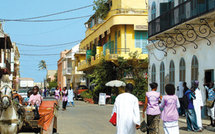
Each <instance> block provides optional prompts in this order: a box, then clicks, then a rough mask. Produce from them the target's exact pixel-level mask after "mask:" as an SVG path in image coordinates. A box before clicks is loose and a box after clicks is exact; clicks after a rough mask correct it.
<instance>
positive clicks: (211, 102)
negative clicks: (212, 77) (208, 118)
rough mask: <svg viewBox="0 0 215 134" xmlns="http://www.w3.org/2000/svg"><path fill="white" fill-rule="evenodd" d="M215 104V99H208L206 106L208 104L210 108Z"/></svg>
mask: <svg viewBox="0 0 215 134" xmlns="http://www.w3.org/2000/svg"><path fill="white" fill-rule="evenodd" d="M213 105H214V101H209V100H207V101H206V106H207V107H208V108H212V107H213Z"/></svg>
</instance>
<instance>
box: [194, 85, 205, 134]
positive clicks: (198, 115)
mask: <svg viewBox="0 0 215 134" xmlns="http://www.w3.org/2000/svg"><path fill="white" fill-rule="evenodd" d="M193 86H194V88H195V95H196V99H194V100H193V105H194V110H195V112H196V120H197V121H196V122H197V125H198V127H199V128H200V129H201V130H202V128H203V127H202V117H201V109H202V107H203V101H202V93H201V90H200V89H199V88H198V86H199V82H198V81H195V82H194V84H193Z"/></svg>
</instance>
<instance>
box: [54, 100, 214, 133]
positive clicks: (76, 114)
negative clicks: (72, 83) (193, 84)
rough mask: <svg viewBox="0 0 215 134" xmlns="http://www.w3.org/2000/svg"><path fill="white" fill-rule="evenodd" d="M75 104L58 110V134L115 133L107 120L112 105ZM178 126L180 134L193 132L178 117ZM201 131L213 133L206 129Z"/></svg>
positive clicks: (79, 102)
mask: <svg viewBox="0 0 215 134" xmlns="http://www.w3.org/2000/svg"><path fill="white" fill-rule="evenodd" d="M75 104H76V105H75V107H67V110H66V111H62V110H61V109H60V110H59V113H58V133H59V134H115V132H116V128H115V127H113V126H112V125H111V124H110V123H109V122H108V120H109V119H110V114H111V111H112V108H113V106H112V105H106V106H98V105H93V104H86V103H85V102H81V101H77V102H75ZM179 126H180V134H193V132H187V131H186V123H185V122H184V121H183V119H180V121H179ZM202 133H203V134H214V132H212V131H208V130H206V129H205V130H204V131H203V132H202ZM137 134H141V132H140V131H138V132H137ZM160 134H164V132H163V128H162V122H161V123H160Z"/></svg>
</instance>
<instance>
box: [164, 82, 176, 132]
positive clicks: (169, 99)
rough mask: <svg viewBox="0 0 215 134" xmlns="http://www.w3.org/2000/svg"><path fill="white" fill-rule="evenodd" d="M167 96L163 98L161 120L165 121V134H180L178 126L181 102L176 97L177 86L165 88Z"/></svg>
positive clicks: (170, 85)
mask: <svg viewBox="0 0 215 134" xmlns="http://www.w3.org/2000/svg"><path fill="white" fill-rule="evenodd" d="M165 91H166V94H167V95H165V96H163V99H162V101H161V104H160V107H161V108H162V109H163V111H162V113H161V119H162V120H163V128H164V132H165V134H179V126H178V118H179V114H178V110H177V109H178V108H179V107H180V102H179V100H178V97H177V96H176V95H175V86H174V85H172V84H167V85H166V86H165Z"/></svg>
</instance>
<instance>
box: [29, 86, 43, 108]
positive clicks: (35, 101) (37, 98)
mask: <svg viewBox="0 0 215 134" xmlns="http://www.w3.org/2000/svg"><path fill="white" fill-rule="evenodd" d="M38 92H39V87H38V86H34V87H33V94H32V95H31V96H30V99H29V100H28V103H29V104H30V105H32V106H35V105H36V106H37V107H39V106H40V104H41V103H42V100H43V98H42V96H41V95H40V94H39V93H38Z"/></svg>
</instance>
